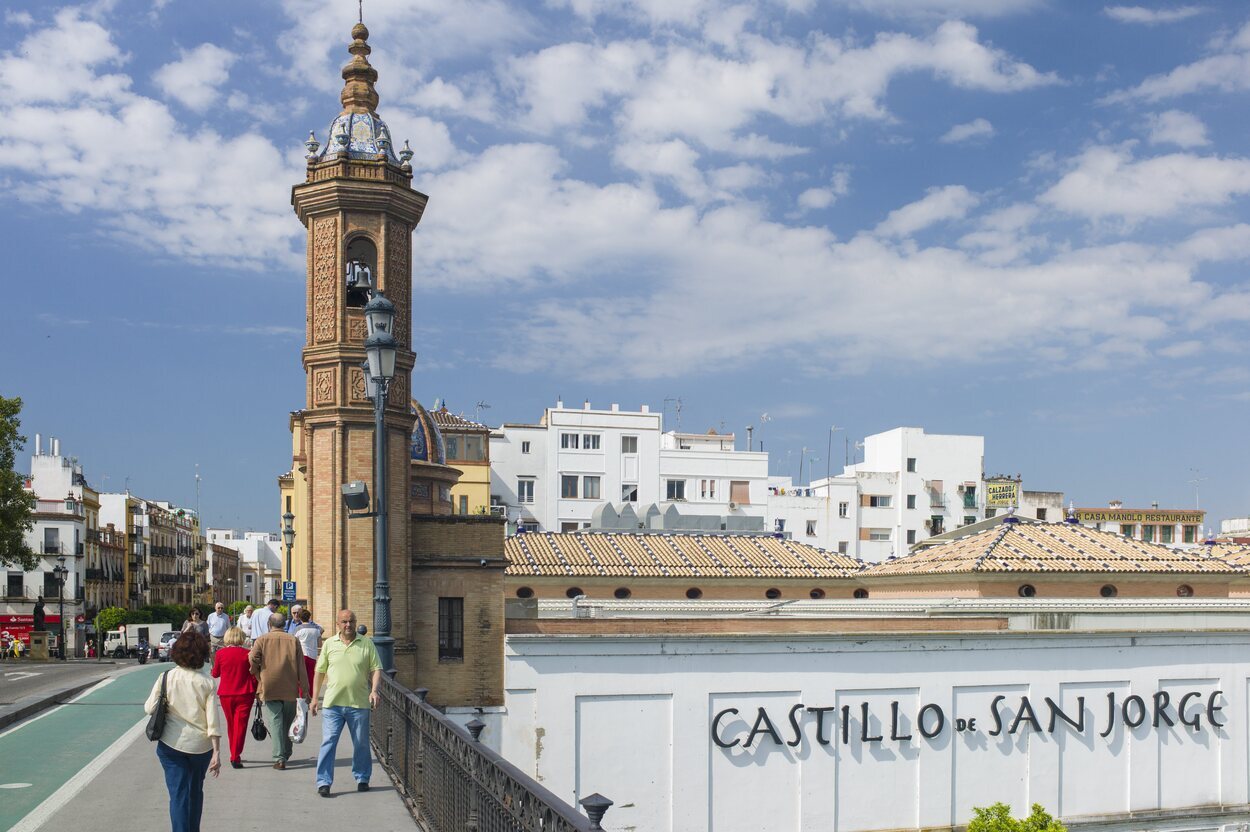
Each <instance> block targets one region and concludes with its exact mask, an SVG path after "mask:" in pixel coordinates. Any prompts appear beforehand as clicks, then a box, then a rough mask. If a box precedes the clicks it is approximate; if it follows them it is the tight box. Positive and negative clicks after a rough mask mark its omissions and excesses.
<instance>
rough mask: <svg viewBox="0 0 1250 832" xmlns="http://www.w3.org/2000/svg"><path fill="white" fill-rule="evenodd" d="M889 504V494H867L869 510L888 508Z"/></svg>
mask: <svg viewBox="0 0 1250 832" xmlns="http://www.w3.org/2000/svg"><path fill="white" fill-rule="evenodd" d="M891 502H892V500H891V499H890V495H889V494H869V495H868V507H869V508H889V507H890V504H891Z"/></svg>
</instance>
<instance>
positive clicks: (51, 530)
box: [43, 526, 61, 555]
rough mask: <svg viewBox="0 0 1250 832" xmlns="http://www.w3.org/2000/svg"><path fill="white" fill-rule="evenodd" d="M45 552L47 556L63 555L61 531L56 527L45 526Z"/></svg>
mask: <svg viewBox="0 0 1250 832" xmlns="http://www.w3.org/2000/svg"><path fill="white" fill-rule="evenodd" d="M43 551H44V554H47V555H57V554H60V553H61V531H60V529H57V528H56V527H54V526H45V527H44V529H43Z"/></svg>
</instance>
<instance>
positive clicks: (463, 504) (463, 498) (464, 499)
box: [460, 494, 469, 514]
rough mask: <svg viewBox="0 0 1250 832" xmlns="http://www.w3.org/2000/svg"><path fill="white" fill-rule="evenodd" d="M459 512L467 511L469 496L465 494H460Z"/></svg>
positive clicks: (464, 512) (466, 512)
mask: <svg viewBox="0 0 1250 832" xmlns="http://www.w3.org/2000/svg"><path fill="white" fill-rule="evenodd" d="M460 513H461V514H468V513H469V497H468V495H467V494H461V495H460Z"/></svg>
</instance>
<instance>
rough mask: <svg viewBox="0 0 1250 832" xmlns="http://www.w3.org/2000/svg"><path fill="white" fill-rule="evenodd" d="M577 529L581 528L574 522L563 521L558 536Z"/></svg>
mask: <svg viewBox="0 0 1250 832" xmlns="http://www.w3.org/2000/svg"><path fill="white" fill-rule="evenodd" d="M579 528H581V525H580V524H579V523H578V522H577V521H576V520H565V521H564V522H563V523H561V524H560V534H568V533H569V532H575V531H577V530H578V529H579ZM570 597H572V596H570Z"/></svg>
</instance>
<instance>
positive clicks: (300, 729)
mask: <svg viewBox="0 0 1250 832" xmlns="http://www.w3.org/2000/svg"><path fill="white" fill-rule="evenodd" d="M306 736H308V703H307V702H306V701H304V700H303V699H296V700H295V719H294V720H292V722H291V742H293V743H301V742H303V741H304V737H306Z"/></svg>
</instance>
